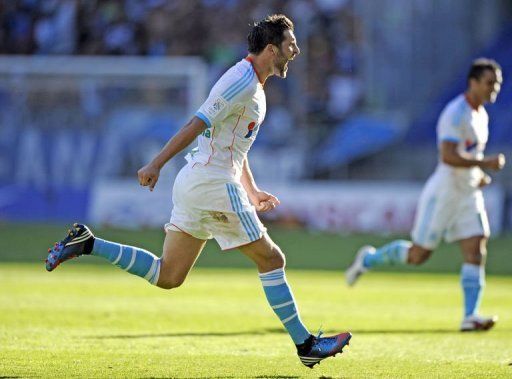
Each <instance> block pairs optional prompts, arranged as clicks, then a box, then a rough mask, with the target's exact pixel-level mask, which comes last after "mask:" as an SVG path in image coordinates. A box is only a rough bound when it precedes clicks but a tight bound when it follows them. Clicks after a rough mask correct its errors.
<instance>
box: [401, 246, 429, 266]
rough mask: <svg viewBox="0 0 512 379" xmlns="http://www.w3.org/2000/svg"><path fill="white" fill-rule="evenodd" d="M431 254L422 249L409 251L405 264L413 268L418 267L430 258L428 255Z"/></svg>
mask: <svg viewBox="0 0 512 379" xmlns="http://www.w3.org/2000/svg"><path fill="white" fill-rule="evenodd" d="M431 253H432V252H431V251H430V250H424V249H421V250H419V249H416V250H414V249H411V250H410V251H409V255H408V257H407V263H409V264H411V265H415V266H419V265H421V264H423V263H425V262H426V261H428V259H429V258H430V254H431Z"/></svg>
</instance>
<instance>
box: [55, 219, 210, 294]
mask: <svg viewBox="0 0 512 379" xmlns="http://www.w3.org/2000/svg"><path fill="white" fill-rule="evenodd" d="M205 243H206V241H204V240H201V239H197V238H194V237H192V236H191V235H188V234H186V233H182V232H175V231H167V234H166V237H165V241H164V245H163V255H162V257H161V258H158V257H157V256H156V255H154V254H153V253H151V252H149V251H147V250H144V249H142V248H139V247H135V246H128V245H124V244H120V243H117V242H112V241H107V240H103V239H101V238H98V237H95V236H94V235H93V233H92V232H91V230H90V229H89V228H88V227H87V226H86V225H82V224H74V225H73V226H72V227H71V229H69V230H68V234H67V235H66V237H65V238H64V239H63V240H61V241H60V242H57V243H56V244H55V245H54V246H53V248H50V249H48V253H49V254H48V258H47V260H46V269H47V270H48V271H53V270H54V269H55V268H57V266H59V265H60V264H61V263H62V262H65V261H66V260H68V259H72V258H76V257H79V256H81V255H96V256H100V257H102V258H105V259H107V260H108V261H109V262H110V263H112V264H113V265H115V266H118V267H119V268H121V269H123V270H125V271H127V272H129V273H131V274H134V275H137V276H140V277H142V278H144V279H146V280H147V281H148V282H150V283H151V284H154V285H157V286H158V287H161V288H165V289H170V288H175V287H178V286H180V285H181V284H182V283H183V281H184V280H185V278H186V277H187V274H188V272H189V271H190V269H191V268H192V266H193V265H194V263H195V261H196V259H197V257H198V256H199V254H200V253H201V251H202V250H203V247H204V245H205Z"/></svg>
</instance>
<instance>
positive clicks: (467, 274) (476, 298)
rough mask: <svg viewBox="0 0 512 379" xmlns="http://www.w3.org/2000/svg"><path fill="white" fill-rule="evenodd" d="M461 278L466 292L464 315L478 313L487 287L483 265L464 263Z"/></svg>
mask: <svg viewBox="0 0 512 379" xmlns="http://www.w3.org/2000/svg"><path fill="white" fill-rule="evenodd" d="M460 279H461V280H460V281H461V284H462V291H463V292H464V316H466V317H467V316H470V315H473V314H477V313H478V307H479V306H480V300H481V298H482V292H483V288H484V287H485V271H484V268H483V266H479V265H474V264H471V263H464V264H463V265H462V269H461V270H460Z"/></svg>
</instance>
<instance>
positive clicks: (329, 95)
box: [0, 0, 362, 133]
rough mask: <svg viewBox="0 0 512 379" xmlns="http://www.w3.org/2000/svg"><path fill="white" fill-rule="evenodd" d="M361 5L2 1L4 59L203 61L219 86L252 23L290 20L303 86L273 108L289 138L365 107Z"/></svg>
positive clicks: (277, 90)
mask: <svg viewBox="0 0 512 379" xmlns="http://www.w3.org/2000/svg"><path fill="white" fill-rule="evenodd" d="M354 1H355V0H261V1H250V0H17V1H9V0H0V22H1V29H0V54H38V55H54V54H66V55H69V54H75V55H151V56H174V55H200V56H202V57H204V59H205V60H206V61H207V62H208V63H209V66H210V67H211V73H210V74H211V80H212V81H214V80H215V79H216V78H217V77H218V76H219V75H220V73H221V72H222V71H223V70H225V69H226V68H227V67H229V66H230V65H232V64H233V63H234V62H236V61H237V60H239V59H240V58H242V57H243V56H245V54H246V34H247V31H248V29H249V24H250V23H251V22H253V21H255V20H259V19H261V18H263V17H264V16H265V15H267V14H269V13H279V12H282V13H285V14H287V15H289V16H290V17H291V18H292V20H293V21H294V22H295V25H296V34H297V37H298V40H299V44H300V46H301V48H302V51H303V53H304V55H303V57H302V60H301V62H300V63H297V64H296V65H295V64H294V65H293V66H292V67H293V68H292V70H291V72H292V75H293V76H295V79H296V81H297V82H298V84H288V83H286V82H283V81H280V82H277V81H272V82H273V83H272V84H271V85H270V86H269V87H270V88H269V89H270V91H268V92H269V99H268V100H269V103H270V104H269V105H270V107H269V108H272V105H275V106H276V109H275V111H274V112H273V114H269V116H270V120H269V123H273V122H274V123H279V124H280V132H281V133H286V132H287V131H289V130H290V129H291V128H293V127H294V126H295V125H297V124H299V125H306V124H308V125H309V124H315V123H324V124H325V123H331V122H333V121H334V122H337V121H340V120H342V119H344V118H345V117H346V116H347V115H348V114H349V113H350V112H351V110H352V109H353V108H354V107H355V106H357V104H358V102H359V100H360V98H361V94H362V88H361V82H360V75H359V74H360V72H359V70H360V62H359V61H360V53H361V45H362V36H361V25H360V20H359V19H358V17H357V15H356V12H355V11H354ZM295 66H296V67H295ZM292 94H293V96H295V99H292V96H288V95H292ZM290 109H292V112H290ZM272 120H274V121H272ZM304 121H305V122H304ZM283 125H284V126H283ZM272 129H274V128H272Z"/></svg>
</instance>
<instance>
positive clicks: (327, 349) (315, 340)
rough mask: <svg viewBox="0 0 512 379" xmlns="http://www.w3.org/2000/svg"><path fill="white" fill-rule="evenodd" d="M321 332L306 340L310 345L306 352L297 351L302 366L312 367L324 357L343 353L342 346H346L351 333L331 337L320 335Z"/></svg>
mask: <svg viewBox="0 0 512 379" xmlns="http://www.w3.org/2000/svg"><path fill="white" fill-rule="evenodd" d="M321 335H322V333H321V332H320V333H319V334H318V337H315V336H313V335H312V336H311V337H309V338H310V340H309V341H307V342H308V344H309V345H310V347H309V349H308V352H304V351H298V352H297V354H298V355H299V358H300V361H301V362H302V364H304V366H307V367H309V368H313V366H314V365H316V364H317V363H318V364H320V361H322V360H323V359H325V358H329V357H334V356H335V355H336V354H338V353H343V348H344V347H345V346H348V344H349V341H350V339H351V338H352V334H350V333H348V332H347V333H341V334H337V335H335V336H331V337H321Z"/></svg>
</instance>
